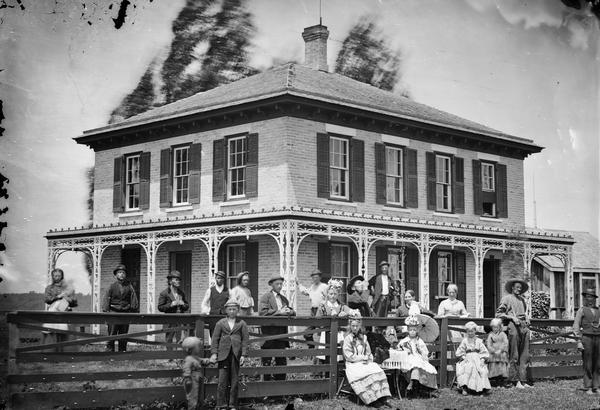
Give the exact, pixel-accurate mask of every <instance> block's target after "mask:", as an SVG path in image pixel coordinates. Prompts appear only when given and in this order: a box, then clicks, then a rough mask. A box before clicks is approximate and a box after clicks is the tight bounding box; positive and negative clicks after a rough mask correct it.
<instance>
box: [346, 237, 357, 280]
mask: <svg viewBox="0 0 600 410" xmlns="http://www.w3.org/2000/svg"><path fill="white" fill-rule="evenodd" d="M356 275H358V249H356V246H355V245H354V244H352V245H350V277H353V276H356ZM346 284H348V282H346ZM344 291H345V290H344Z"/></svg>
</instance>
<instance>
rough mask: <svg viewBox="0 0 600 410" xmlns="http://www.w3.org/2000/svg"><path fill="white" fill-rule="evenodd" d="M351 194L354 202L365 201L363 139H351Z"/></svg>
mask: <svg viewBox="0 0 600 410" xmlns="http://www.w3.org/2000/svg"><path fill="white" fill-rule="evenodd" d="M350 156H351V158H352V162H351V164H350V171H351V172H352V176H351V177H350V184H351V191H350V192H351V195H352V198H351V199H352V201H354V202H365V143H364V141H362V140H357V139H352V140H350Z"/></svg>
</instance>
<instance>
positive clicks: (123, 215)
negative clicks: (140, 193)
mask: <svg viewBox="0 0 600 410" xmlns="http://www.w3.org/2000/svg"><path fill="white" fill-rule="evenodd" d="M143 215H144V213H143V212H142V211H128V212H123V213H121V214H118V215H117V217H118V218H133V217H136V216H143Z"/></svg>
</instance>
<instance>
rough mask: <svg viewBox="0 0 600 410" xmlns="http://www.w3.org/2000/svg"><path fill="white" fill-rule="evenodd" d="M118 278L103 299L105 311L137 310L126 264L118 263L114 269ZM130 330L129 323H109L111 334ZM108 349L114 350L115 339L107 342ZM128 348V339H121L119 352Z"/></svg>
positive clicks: (125, 311) (136, 300)
mask: <svg viewBox="0 0 600 410" xmlns="http://www.w3.org/2000/svg"><path fill="white" fill-rule="evenodd" d="M113 275H114V276H115V278H116V279H117V280H116V281H115V282H113V283H112V284H111V285H110V286H109V287H108V290H107V291H106V293H105V294H104V298H103V299H102V311H103V312H118V313H130V312H137V310H138V307H139V305H138V298H137V295H136V294H135V290H134V289H133V286H132V285H131V283H130V282H129V281H128V280H127V270H126V268H125V265H117V267H116V268H115V270H114V271H113ZM127 332H129V325H121V324H109V325H108V334H109V335H121V334H125V333H127ZM106 349H107V350H109V351H111V352H114V351H115V341H114V340H110V341H108V342H107V343H106ZM126 350H127V340H125V339H119V352H124V351H126Z"/></svg>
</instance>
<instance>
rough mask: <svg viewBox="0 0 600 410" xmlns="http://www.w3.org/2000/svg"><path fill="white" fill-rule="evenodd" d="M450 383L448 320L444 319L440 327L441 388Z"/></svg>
mask: <svg viewBox="0 0 600 410" xmlns="http://www.w3.org/2000/svg"><path fill="white" fill-rule="evenodd" d="M447 383H448V318H447V317H443V318H442V323H441V326H440V387H446V384H447Z"/></svg>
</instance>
